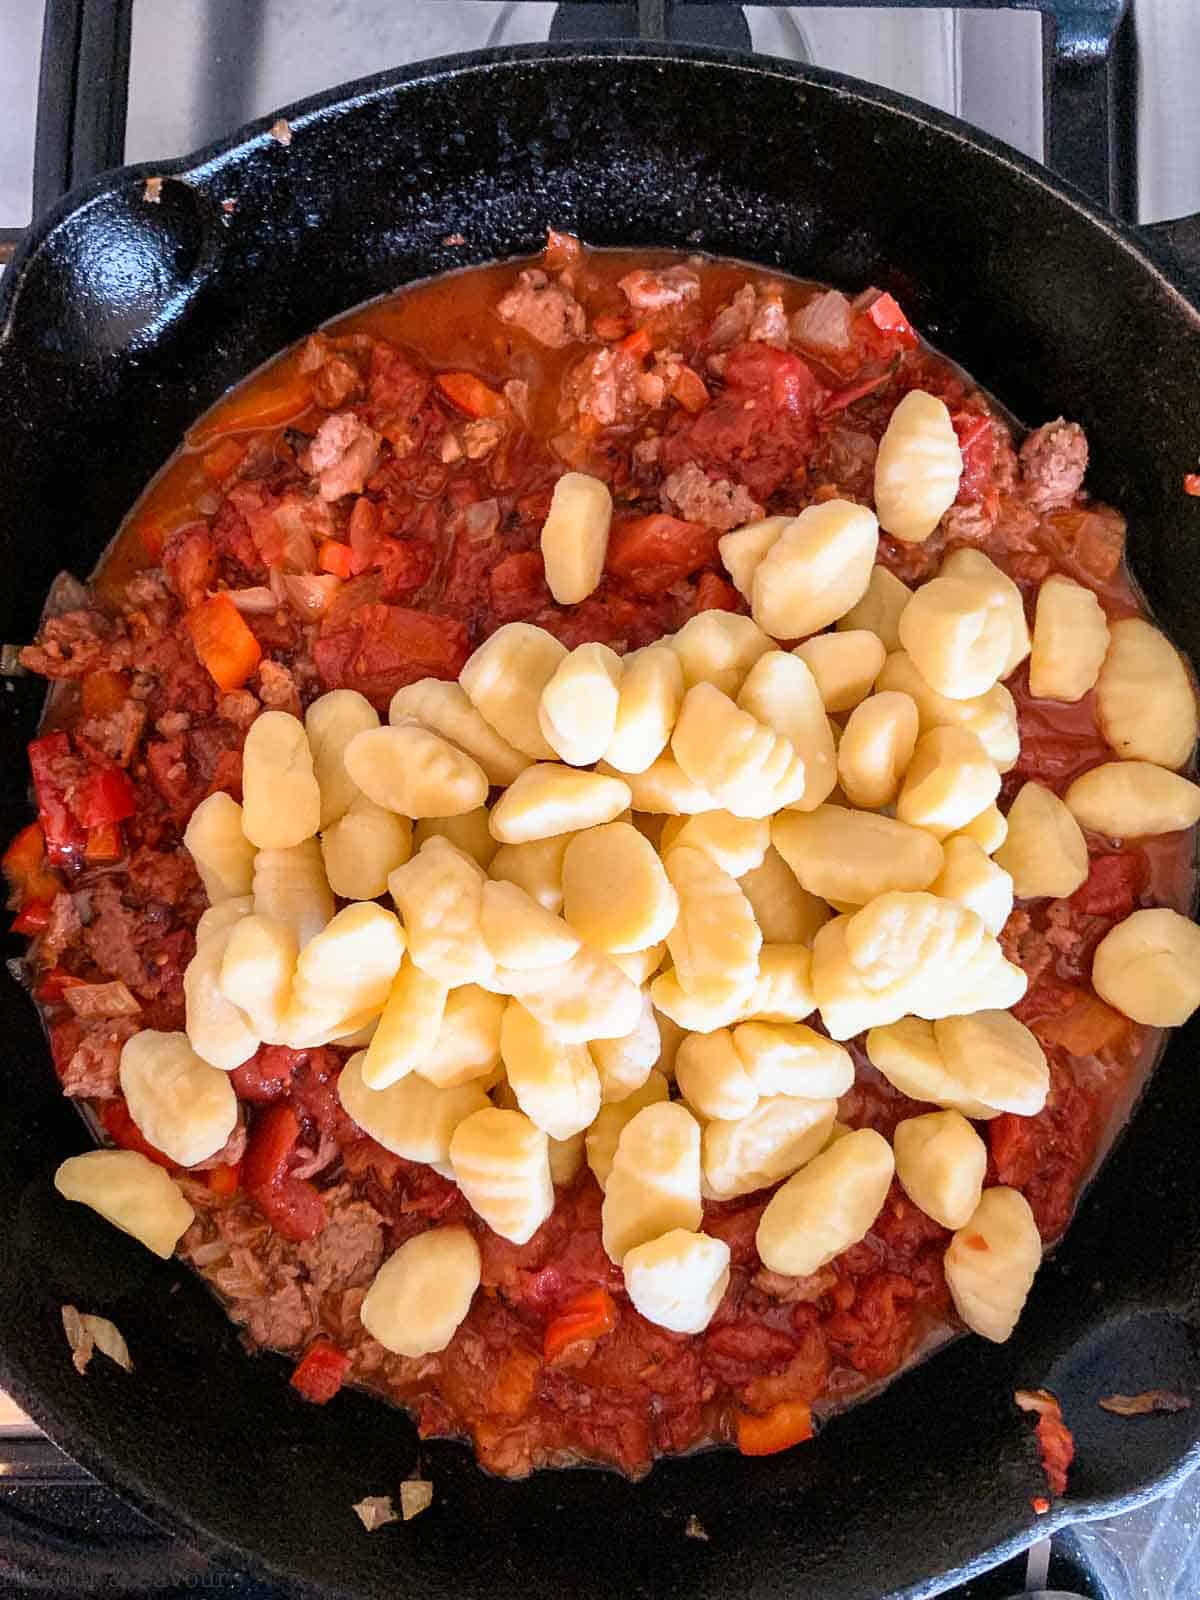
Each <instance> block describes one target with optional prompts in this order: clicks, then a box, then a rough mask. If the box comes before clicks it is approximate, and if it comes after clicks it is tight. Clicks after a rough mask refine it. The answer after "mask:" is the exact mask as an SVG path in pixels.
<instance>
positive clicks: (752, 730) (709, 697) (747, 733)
mask: <svg viewBox="0 0 1200 1600" xmlns="http://www.w3.org/2000/svg"><path fill="white" fill-rule="evenodd" d="M671 751H672V754H673V755H674V757H675V759H676V761H678V763H679V765H680V766H681V767H682V768H683V771H684V772H685V773H686V774H687V776H688V777H689V778H691V779H692V780H693V782H695V783H698V784H700V785H701V786H702V787H703V788H704V789H706V790H707V791H708V793H709V794H711V795H713V796H714V797H715V798H716V800H717V801H718V802H719V804H720V805H721V806H723V807H724V808H725V809H726V810H728V811H732V812H733V814H734V815H735V816H742V817H766V816H769V815H770V814H771V812H773V811H777V810H778V809H779V807H780V806H785V805H790V804H791V802H792V801H794V800H798V799H799V798H800V796H801V795H802V794H803V793H804V782H805V778H804V763H803V762H802V761H801V760H800V759H799V757H798V756H797V755H796V752H795V750H794V749H793V747H792V745H791V743H790V741H789V740H787V739H785V738H783V737H782V736H781V735H780V734H777V733H776V732H775V731H774V729H772V728H770V727H768V726H767V725H766V724H765V723H762V722H759V720H758V719H757V717H754V716H751V715H750V713H749V712H748V711H743V710H740V709H739V708H738V707H737V706H736V705H734V703H733V701H732V700H731V699H730V698H729V696H728V695H725V694H722V693H721V691H720V690H719V689H717V688H715V687H714V686H713V685H712V684H710V683H699V684H696V685H695V687H694V688H691V689H689V690H688V692H687V694H686V695H684V697H683V705H682V707H681V709H680V712H679V720H678V721H677V722H676V724H675V731H674V733H672V735H671Z"/></svg>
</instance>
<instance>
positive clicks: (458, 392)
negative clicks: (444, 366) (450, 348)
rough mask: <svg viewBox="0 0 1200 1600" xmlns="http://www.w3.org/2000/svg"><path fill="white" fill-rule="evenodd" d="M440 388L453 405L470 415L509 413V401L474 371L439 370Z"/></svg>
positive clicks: (490, 415)
mask: <svg viewBox="0 0 1200 1600" xmlns="http://www.w3.org/2000/svg"><path fill="white" fill-rule="evenodd" d="M435 382H436V383H437V386H438V388H439V389H440V390H441V391H442V393H443V394H444V395H445V396H446V399H447V400H449V401H450V403H451V404H452V405H455V406H457V407H458V409H459V410H460V411H465V412H466V414H467V416H468V417H503V416H507V414H508V402H507V401H506V400H505V398H504V396H503V395H502V394H497V393H496V391H495V389H489V388H488V386H487V384H486V383H484V381H483V379H482V378H477V377H476V376H475V374H474V373H473V372H439V373H438V375H437V378H436V379H435Z"/></svg>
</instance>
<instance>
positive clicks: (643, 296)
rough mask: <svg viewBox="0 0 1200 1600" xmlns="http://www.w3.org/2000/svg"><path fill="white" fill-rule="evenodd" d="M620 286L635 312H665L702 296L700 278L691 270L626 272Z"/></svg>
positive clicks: (676, 268) (619, 283) (618, 285)
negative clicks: (666, 308) (668, 308)
mask: <svg viewBox="0 0 1200 1600" xmlns="http://www.w3.org/2000/svg"><path fill="white" fill-rule="evenodd" d="M617 287H618V288H619V289H622V290H623V291H624V293H625V298H626V299H627V300H628V301H629V304H630V305H631V306H632V307H633V309H634V310H635V311H661V310H663V308H664V307H666V306H677V305H680V304H681V303H682V302H683V301H685V300H694V299H695V298H696V297H697V295H698V294H699V293H700V279H699V278H698V277H697V276H696V274H695V273H694V272H693V271H692V269H691V267H667V268H666V269H665V271H662V272H652V271H649V270H646V269H643V268H639V269H638V270H637V271H635V272H628V273H626V275H625V276H624V277H623V278H621V279H620V280H619V282H618V284H617Z"/></svg>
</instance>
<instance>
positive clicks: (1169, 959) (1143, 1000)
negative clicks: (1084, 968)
mask: <svg viewBox="0 0 1200 1600" xmlns="http://www.w3.org/2000/svg"><path fill="white" fill-rule="evenodd" d="M1092 983H1093V985H1094V987H1095V990H1096V993H1097V994H1098V995H1099V996H1100V998H1101V999H1102V1000H1107V1001H1108V1003H1109V1005H1110V1006H1115V1007H1116V1008H1117V1010H1118V1011H1121V1012H1123V1013H1124V1014H1125V1016H1127V1017H1131V1018H1132V1019H1133V1021H1134V1022H1141V1023H1144V1024H1146V1025H1147V1026H1148V1027H1151V1028H1177V1027H1179V1026H1180V1024H1181V1023H1184V1022H1186V1021H1187V1019H1188V1018H1189V1017H1190V1016H1191V1014H1192V1012H1193V1011H1195V1010H1196V1008H1197V1006H1200V928H1198V927H1197V926H1196V924H1195V923H1194V922H1189V920H1188V919H1187V917H1183V916H1180V914H1179V912H1178V911H1170V910H1168V909H1166V908H1165V907H1158V908H1156V909H1153V910H1149V911H1135V912H1134V913H1133V915H1132V916H1129V917H1126V918H1125V920H1124V922H1119V923H1118V924H1117V926H1116V927H1115V928H1112V929H1110V930H1109V932H1108V933H1106V934H1105V935H1104V938H1103V939H1101V941H1100V943H1099V945H1098V946H1097V947H1096V954H1095V956H1094V957H1093V959H1092Z"/></svg>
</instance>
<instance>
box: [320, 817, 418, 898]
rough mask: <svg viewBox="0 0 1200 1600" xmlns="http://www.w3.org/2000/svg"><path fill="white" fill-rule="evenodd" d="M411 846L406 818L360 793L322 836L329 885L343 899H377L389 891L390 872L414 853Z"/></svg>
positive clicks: (323, 859)
mask: <svg viewBox="0 0 1200 1600" xmlns="http://www.w3.org/2000/svg"><path fill="white" fill-rule="evenodd" d="M412 846H413V829H412V823H411V822H410V821H409V820H408V818H407V817H399V816H397V815H396V813H395V812H394V811H386V810H385V809H384V808H383V806H378V805H376V804H375V802H374V800H368V798H367V797H366V795H365V794H359V795H358V796H357V797H356V798H355V799H353V800H352V801H351V802H350V805H349V807H348V808H347V809H346V811H345V812H344V813H343V814H342V815H341V816H340V817H338V819H337V820H336V821H335V822H331V823H330V824H329V826H328V827H327V828H326V829H325V831H324V833H322V835H321V860H322V862H323V864H324V867H325V876H326V878H327V880H328V882H329V887H330V888H331V889H332V890H333V892H334V894H336V895H340V896H341V898H342V899H343V900H374V899H376V898H377V897H378V896H379V895H381V894H386V893H387V881H388V877H389V875H390V874H391V873H393V872H395V870H396V868H397V867H402V866H403V865H404V863H405V862H406V861H407V860H408V858H409V856H411V855H412Z"/></svg>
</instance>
